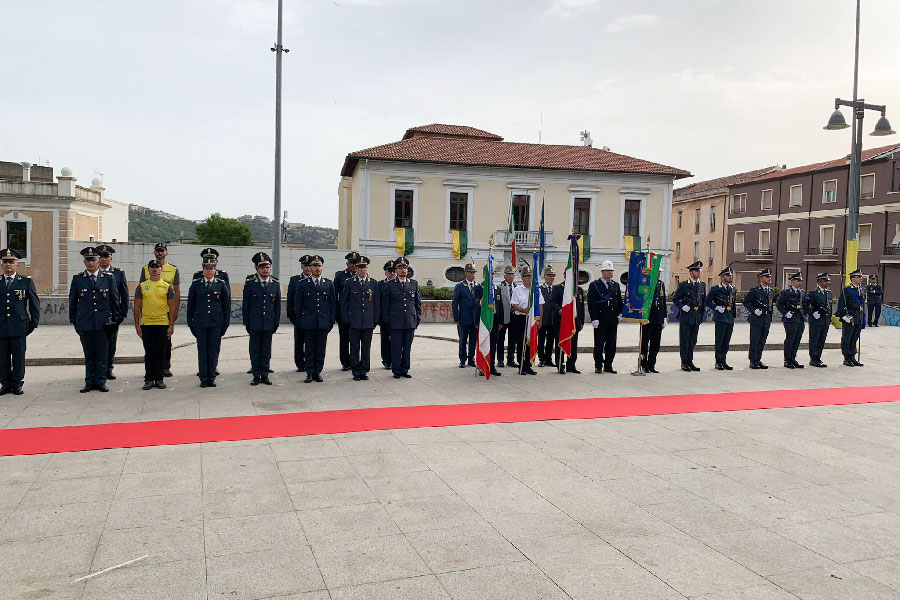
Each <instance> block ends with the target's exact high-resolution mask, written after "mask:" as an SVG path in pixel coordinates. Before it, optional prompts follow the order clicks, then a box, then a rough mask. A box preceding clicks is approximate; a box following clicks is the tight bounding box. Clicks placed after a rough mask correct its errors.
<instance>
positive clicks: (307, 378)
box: [303, 374, 313, 383]
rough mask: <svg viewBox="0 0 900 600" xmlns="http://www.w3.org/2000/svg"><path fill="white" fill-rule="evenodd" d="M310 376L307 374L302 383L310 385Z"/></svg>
mask: <svg viewBox="0 0 900 600" xmlns="http://www.w3.org/2000/svg"><path fill="white" fill-rule="evenodd" d="M312 380H313V378H312V375H309V374H307V375H306V379H304V380H303V383H312Z"/></svg>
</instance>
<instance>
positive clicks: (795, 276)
mask: <svg viewBox="0 0 900 600" xmlns="http://www.w3.org/2000/svg"><path fill="white" fill-rule="evenodd" d="M790 281H803V274H802V273H794V274H793V275H791V277H790Z"/></svg>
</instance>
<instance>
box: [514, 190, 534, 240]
mask: <svg viewBox="0 0 900 600" xmlns="http://www.w3.org/2000/svg"><path fill="white" fill-rule="evenodd" d="M529 204H530V202H529V197H528V194H516V195H514V196H513V227H515V228H516V231H528V223H529V221H528V205H529Z"/></svg>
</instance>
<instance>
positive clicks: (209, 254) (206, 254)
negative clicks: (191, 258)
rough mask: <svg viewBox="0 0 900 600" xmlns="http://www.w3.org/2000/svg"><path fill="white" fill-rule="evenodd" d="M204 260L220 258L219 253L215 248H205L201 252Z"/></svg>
mask: <svg viewBox="0 0 900 600" xmlns="http://www.w3.org/2000/svg"><path fill="white" fill-rule="evenodd" d="M200 256H201V257H202V258H219V251H218V250H216V249H215V248H204V249H203V250H201V251H200Z"/></svg>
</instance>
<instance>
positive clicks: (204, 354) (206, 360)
mask: <svg viewBox="0 0 900 600" xmlns="http://www.w3.org/2000/svg"><path fill="white" fill-rule="evenodd" d="M194 337H196V338H197V363H198V365H199V367H200V381H212V380H214V379H215V378H216V367H217V366H218V364H219V350H220V349H221V347H222V328H221V327H195V328H194Z"/></svg>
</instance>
